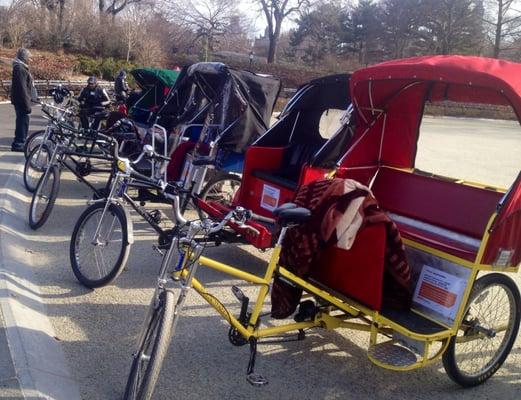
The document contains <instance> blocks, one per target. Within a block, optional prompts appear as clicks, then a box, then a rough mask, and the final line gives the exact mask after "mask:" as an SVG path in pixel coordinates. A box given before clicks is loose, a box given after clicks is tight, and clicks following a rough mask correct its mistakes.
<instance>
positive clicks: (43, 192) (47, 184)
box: [29, 165, 60, 229]
mask: <svg viewBox="0 0 521 400" xmlns="http://www.w3.org/2000/svg"><path fill="white" fill-rule="evenodd" d="M59 189H60V169H59V168H58V166H57V165H51V166H49V170H48V171H47V173H46V174H45V173H44V174H43V175H42V177H41V178H40V180H39V181H38V185H37V186H36V190H35V191H34V193H33V199H32V201H31V206H30V208H29V226H30V227H31V228H32V229H38V228H40V227H41V226H42V225H43V224H45V222H46V221H47V219H48V218H49V215H51V211H52V208H53V207H54V203H55V202H56V197H58V191H59Z"/></svg>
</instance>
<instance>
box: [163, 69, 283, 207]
mask: <svg viewBox="0 0 521 400" xmlns="http://www.w3.org/2000/svg"><path fill="white" fill-rule="evenodd" d="M280 88H281V84H280V80H279V79H278V78H275V77H273V76H268V75H258V74H255V73H253V72H249V71H243V70H235V69H232V68H229V67H228V66H226V65H225V64H222V63H197V64H193V65H191V66H189V67H187V68H185V69H184V70H183V71H182V72H181V76H180V78H179V84H178V87H174V88H173V93H177V94H180V93H182V94H184V96H185V98H184V99H182V100H181V102H180V103H179V105H178V104H177V103H178V102H179V96H178V95H177V96H174V94H173V95H172V98H171V99H170V100H169V101H168V103H169V104H167V105H166V106H165V108H164V110H162V111H161V112H160V115H165V116H168V115H169V114H174V115H177V116H178V117H177V118H176V119H177V122H176V123H177V127H176V137H175V138H174V140H173V141H174V143H175V145H174V146H173V151H172V155H171V162H170V164H169V166H168V180H169V181H183V182H184V185H185V188H187V189H189V190H191V192H192V194H200V193H205V192H207V191H209V190H210V189H211V188H212V187H213V188H215V187H222V186H223V185H225V184H229V185H231V186H233V187H238V186H239V184H240V175H239V174H240V173H241V172H242V166H243V162H244V153H245V151H246V149H247V148H248V147H249V146H250V145H251V144H252V143H253V142H254V141H255V140H256V139H257V138H258V137H259V136H260V135H262V134H263V133H264V132H265V131H266V130H267V129H268V127H269V125H270V119H271V115H272V113H273V108H274V107H275V103H276V101H277V98H278V95H279V92H280ZM187 95H188V96H187ZM172 108H174V109H175V112H173V111H172ZM187 116H192V117H191V121H189V122H188V121H187V122H184V123H182V122H180V120H181V119H184V120H185V121H186V120H187ZM200 156H207V157H206V158H204V159H199V160H197V162H196V164H197V165H196V164H194V163H193V160H194V159H196V158H199V157H200ZM209 168H212V169H214V171H215V173H214V174H212V176H208V174H207V172H208V169H209ZM205 184H206V186H205ZM185 203H186V201H185ZM185 207H186V204H185V206H184V207H183V208H185Z"/></svg>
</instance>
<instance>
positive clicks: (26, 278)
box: [0, 155, 81, 400]
mask: <svg viewBox="0 0 521 400" xmlns="http://www.w3.org/2000/svg"><path fill="white" fill-rule="evenodd" d="M20 156H21V155H20ZM21 170H22V166H21V165H20V164H18V165H16V167H15V168H14V169H13V170H12V171H11V174H10V175H9V177H8V179H7V181H6V185H5V188H3V189H1V190H0V307H1V310H2V312H3V315H4V320H5V325H6V336H7V341H8V345H9V350H10V353H11V357H12V360H13V364H14V369H15V371H16V378H17V379H18V381H19V383H20V387H21V389H22V392H23V395H24V398H25V399H41V398H43V399H60V400H61V399H64V400H76V399H80V398H81V397H80V391H79V387H78V384H77V383H76V382H75V381H74V380H73V378H72V375H71V374H70V372H69V367H68V365H67V361H66V359H65V355H64V352H63V350H62V348H61V345H60V344H59V342H58V341H57V340H56V339H55V337H56V334H55V332H54V329H53V327H52V325H51V322H50V320H49V318H48V317H47V314H46V307H45V304H44V302H43V301H42V299H41V295H40V292H39V289H38V287H37V285H35V284H34V283H33V282H35V277H34V273H33V271H32V268H31V265H30V264H31V263H30V260H31V254H30V253H29V252H27V251H26V248H27V239H26V238H25V235H24V234H23V232H24V230H26V229H27V224H26V221H25V220H26V216H25V212H26V207H24V206H22V204H23V202H22V198H21V196H24V195H23V194H21V193H20V191H19V190H18V189H19V188H20V176H21ZM28 261H29V262H28Z"/></svg>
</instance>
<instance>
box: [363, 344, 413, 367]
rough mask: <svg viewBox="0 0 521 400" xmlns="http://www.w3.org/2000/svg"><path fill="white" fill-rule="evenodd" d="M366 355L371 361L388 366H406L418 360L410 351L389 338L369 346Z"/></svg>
mask: <svg viewBox="0 0 521 400" xmlns="http://www.w3.org/2000/svg"><path fill="white" fill-rule="evenodd" d="M368 355H369V359H370V360H371V361H373V362H377V363H380V364H383V365H382V366H384V367H385V366H388V367H390V368H406V367H409V366H411V365H413V364H415V363H416V362H417V361H418V359H417V357H416V355H415V354H414V353H413V352H412V351H410V350H409V349H407V348H405V347H403V346H400V345H399V344H396V343H395V342H393V341H391V340H390V341H387V342H382V343H377V344H375V345H372V346H370V347H369V350H368Z"/></svg>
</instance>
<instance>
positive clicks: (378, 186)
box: [371, 167, 503, 261]
mask: <svg viewBox="0 0 521 400" xmlns="http://www.w3.org/2000/svg"><path fill="white" fill-rule="evenodd" d="M371 189H372V191H373V194H374V196H375V197H376V199H377V200H378V202H379V204H380V207H382V209H384V210H386V211H388V212H391V213H395V214H398V215H400V216H405V217H408V218H411V219H413V220H417V221H420V222H424V223H427V224H431V225H433V226H436V227H440V228H442V229H444V230H447V231H450V232H454V233H456V234H460V235H464V236H466V237H469V238H472V239H476V240H481V238H482V237H483V234H484V233H485V229H486V226H487V223H488V221H489V219H490V217H491V216H492V214H493V213H494V211H495V209H496V206H497V204H498V202H499V200H500V199H501V197H502V195H503V194H502V193H499V192H495V191H493V190H487V189H481V188H477V187H472V186H467V185H463V184H458V183H456V182H452V181H448V180H443V179H439V178H434V177H428V176H423V175H418V174H413V173H409V172H406V171H400V170H396V169H392V168H386V167H381V168H380V169H379V170H378V172H377V175H376V178H375V180H374V182H373V185H372V187H371ZM397 224H398V227H399V228H400V231H401V232H402V235H403V236H404V237H409V238H410V239H412V240H417V241H420V242H423V243H425V244H427V245H429V246H432V247H435V248H438V249H440V250H443V251H446V252H448V253H450V254H453V255H456V256H459V257H463V258H465V259H468V260H471V261H474V259H475V256H476V251H477V249H475V248H474V249H472V248H471V247H469V246H468V245H466V244H465V243H460V242H458V241H457V240H456V241H455V240H453V239H449V238H447V237H444V236H443V235H440V234H439V233H438V234H437V233H432V232H427V231H425V230H423V229H418V228H413V227H408V226H407V225H406V224H403V223H399V222H398V223H397Z"/></svg>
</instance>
